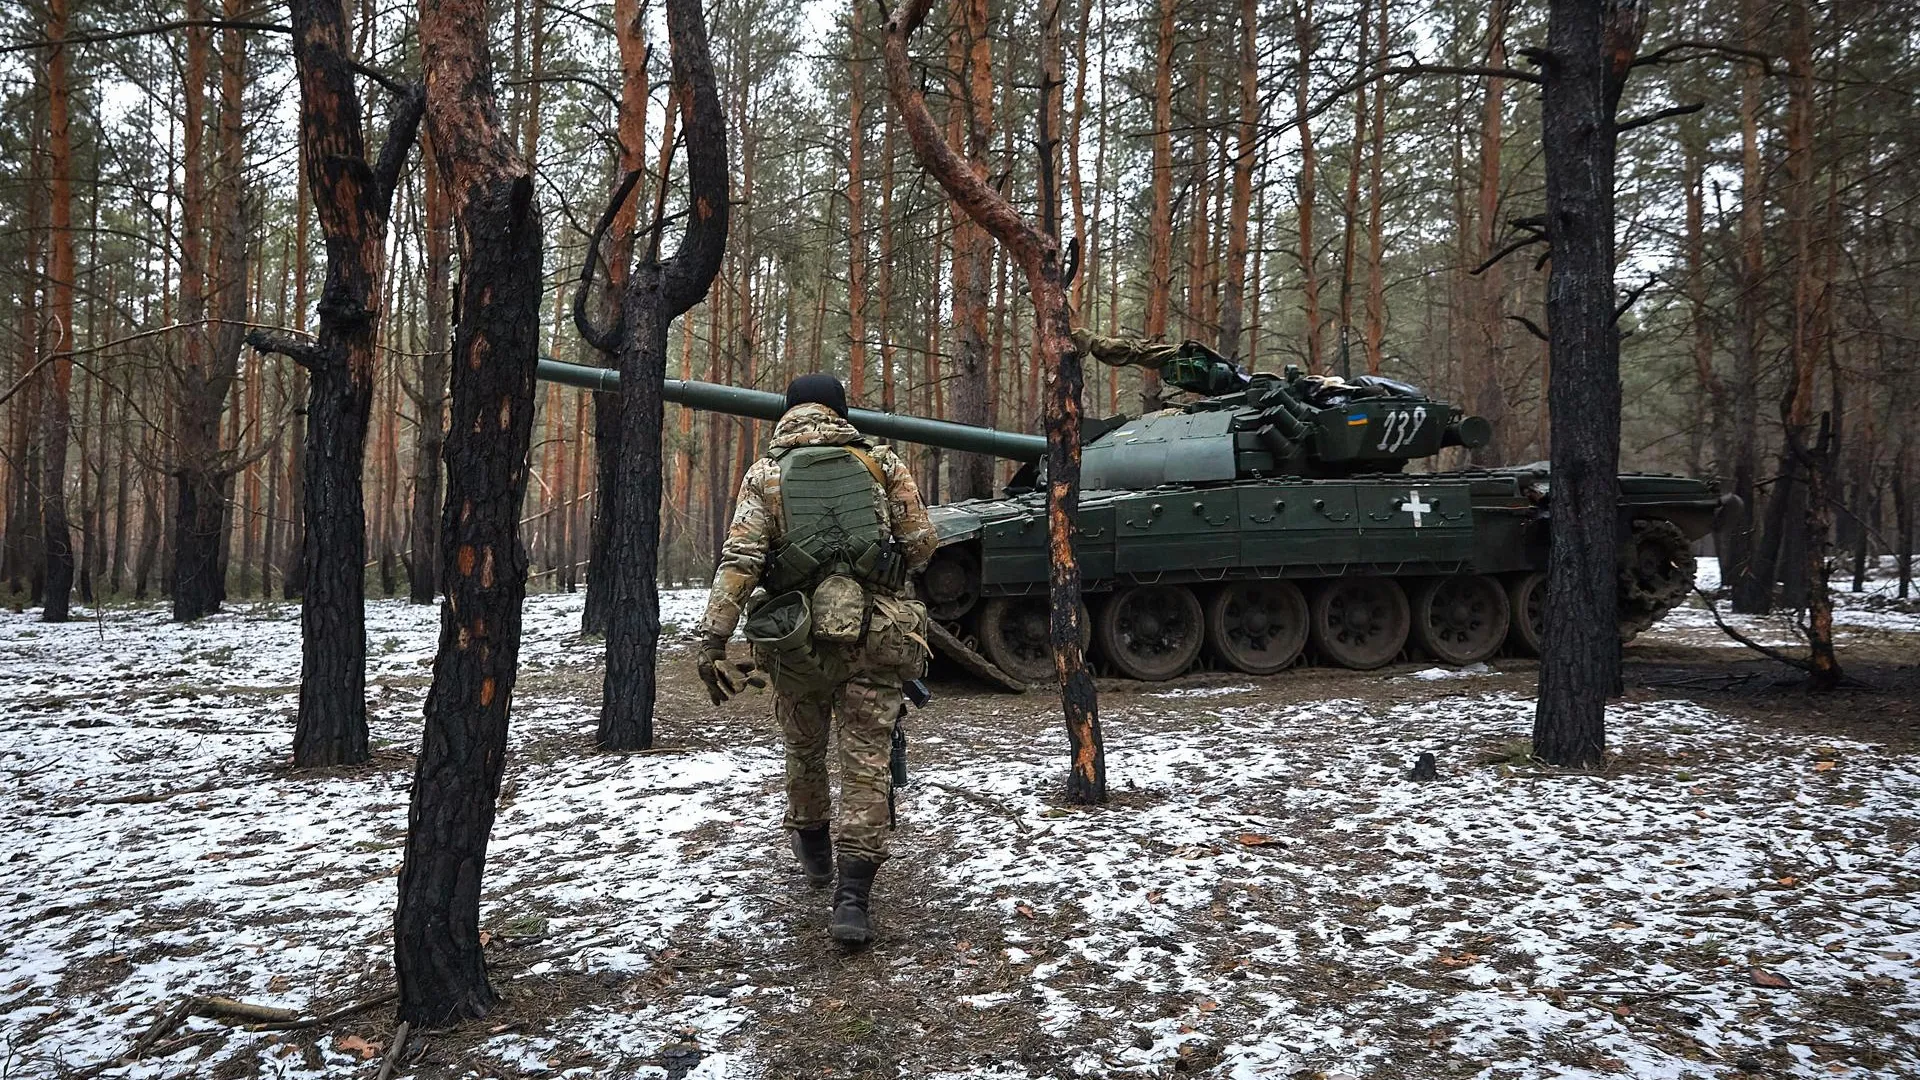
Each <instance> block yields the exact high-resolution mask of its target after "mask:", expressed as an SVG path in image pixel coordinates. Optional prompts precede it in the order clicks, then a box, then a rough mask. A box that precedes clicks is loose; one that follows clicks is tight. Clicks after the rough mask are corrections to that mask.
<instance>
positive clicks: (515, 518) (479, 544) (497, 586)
mask: <svg viewBox="0 0 1920 1080" xmlns="http://www.w3.org/2000/svg"><path fill="white" fill-rule="evenodd" d="M487 26H488V20H487V18H486V6H485V4H484V3H482V2H481V0H421V4H420V43H421V51H422V53H423V54H424V57H425V68H426V76H427V127H428V130H429V132H430V136H431V140H430V141H431V144H432V148H433V152H434V154H435V155H436V156H437V157H438V159H439V165H440V171H441V173H442V175H444V176H446V177H447V179H448V181H449V183H450V189H451V193H452V196H453V204H454V219H455V221H456V222H457V224H458V237H459V245H460V273H461V276H460V292H459V303H458V304H457V305H456V310H457V312H458V316H457V319H456V322H455V324H454V335H453V364H452V399H453V407H452V416H451V422H450V423H449V425H448V429H447V443H446V447H447V450H446V458H447V494H446V508H445V510H444V511H443V512H442V513H441V518H440V541H441V542H440V553H441V554H440V580H441V587H442V589H443V590H444V592H445V599H444V600H443V602H442V603H441V606H440V646H439V651H438V652H437V653H436V654H435V655H434V662H433V686H432V689H431V690H429V691H428V693H427V707H426V724H425V728H424V730H423V732H422V736H421V743H420V757H419V761H418V763H417V764H416V766H415V768H414V776H413V802H412V806H411V808H410V810H409V812H408V816H407V847H406V856H405V859H404V861H403V862H402V863H401V865H400V904H399V909H398V911H397V912H396V913H395V916H394V969H395V973H396V974H397V975H398V977H399V983H400V1018H401V1019H402V1020H406V1021H408V1022H409V1023H412V1024H414V1025H416V1026H432V1027H438V1026H443V1025H446V1024H449V1023H452V1022H454V1021H456V1020H460V1019H464V1018H471V1017H480V1016H484V1015H486V1014H487V1013H488V1012H489V1011H490V1010H491V1009H492V1008H493V1004H494V1002H495V1001H496V1000H497V998H496V995H495V994H494V991H493V988H492V987H490V986H489V985H487V973H486V963H485V959H484V957H483V956H482V954H481V951H480V882H481V878H482V874H483V871H484V869H485V866H486V857H487V837H488V834H489V833H490V832H491V831H492V829H493V815H494V805H495V800H496V799H497V798H498V797H499V794H500V771H501V767H502V766H503V764H504V763H505V759H506V744H507V706H508V703H509V702H510V701H511V700H512V697H513V683H514V675H515V671H516V665H517V664H518V661H519V654H520V605H521V601H522V600H524V599H525V597H526V591H527V554H526V549H525V548H524V547H523V546H522V544H521V541H520V535H519V511H520V505H521V500H522V499H523V498H524V497H525V495H526V489H527V448H528V443H529V440H530V439H531V436H532V433H533V367H534V361H535V358H536V356H537V354H538V351H539V324H540V295H541V292H540V220H539V216H538V212H537V211H536V209H535V207H534V204H533V180H532V177H531V176H530V175H529V170H528V168H527V165H526V162H525V161H524V160H522V159H521V157H520V156H519V154H518V153H517V152H516V151H515V149H514V147H513V142H512V140H511V139H509V138H508V137H507V136H506V134H505V132H504V130H503V128H502V125H501V122H500V116H499V112H498V110H497V109H496V107H495V105H494V97H493V76H492V67H491V60H490V58H489V56H488V53H487V41H486V30H487Z"/></svg>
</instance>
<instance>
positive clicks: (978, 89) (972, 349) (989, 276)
mask: <svg viewBox="0 0 1920 1080" xmlns="http://www.w3.org/2000/svg"><path fill="white" fill-rule="evenodd" d="M957 6H958V8H959V9H960V11H961V12H962V14H963V18H964V25H965V34H966V37H965V41H964V45H965V54H966V82H965V93H964V101H965V104H966V109H965V116H964V120H963V124H964V128H965V132H966V145H967V154H968V159H969V161H970V162H971V167H972V169H973V171H974V173H975V174H976V175H978V176H979V177H980V179H981V180H982V181H985V180H986V179H987V168H988V166H987V150H988V148H989V147H990V146H991V145H992V143H993V94H994V89H993V44H992V41H991V39H990V38H989V37H988V36H987V0H957ZM953 218H954V230H953V267H952V270H953V355H952V357H951V363H952V366H953V372H952V382H953V399H952V413H951V417H952V419H954V420H955V421H957V422H959V423H962V424H974V425H978V426H985V425H986V424H987V423H988V420H989V411H990V410H989V403H988V399H989V398H990V397H991V396H992V387H991V372H990V371H989V369H988V355H987V302H988V300H989V298H990V297H991V295H992V294H991V290H992V288H993V241H992V239H991V238H990V237H989V236H988V235H987V232H986V230H985V229H983V228H981V227H980V225H979V224H977V223H976V222H975V221H974V220H973V219H972V218H970V217H968V216H967V215H966V214H965V213H961V212H958V210H957V209H956V212H955V213H954V215H953ZM945 456H946V459H947V461H948V463H949V464H948V467H947V479H948V482H949V486H948V495H949V497H951V498H954V499H977V498H985V497H987V496H990V495H992V494H993V459H992V458H991V457H988V456H987V455H985V454H967V453H959V452H954V453H951V454H949V455H945Z"/></svg>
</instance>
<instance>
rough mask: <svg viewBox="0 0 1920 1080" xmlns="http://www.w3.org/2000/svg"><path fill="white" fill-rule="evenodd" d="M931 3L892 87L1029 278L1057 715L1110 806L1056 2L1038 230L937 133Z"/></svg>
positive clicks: (1074, 769) (1080, 784) (916, 21)
mask: <svg viewBox="0 0 1920 1080" xmlns="http://www.w3.org/2000/svg"><path fill="white" fill-rule="evenodd" d="M931 6H932V0H911V2H910V3H908V4H907V5H905V6H904V7H901V8H900V9H899V10H897V11H895V12H894V13H893V15H892V17H891V18H889V19H888V20H887V29H886V57H887V91H888V93H889V95H890V96H891V97H892V99H893V105H894V108H895V109H896V110H898V112H899V114H900V118H901V120H902V122H903V123H904V124H905V125H906V129H907V135H908V137H909V138H910V139H911V140H912V142H913V152H914V156H915V157H917V158H919V159H920V164H921V166H922V167H923V168H925V169H926V170H927V172H928V173H930V174H931V175H932V176H933V178H934V179H935V180H937V181H939V183H940V186H941V187H943V188H945V189H946V192H947V194H948V195H949V196H950V197H951V198H952V199H953V201H954V202H955V203H956V204H958V205H959V206H960V207H961V208H962V209H964V210H965V211H966V212H967V215H968V216H969V217H971V218H973V219H974V220H975V221H977V222H979V223H980V225H981V226H982V227H983V228H985V229H986V230H987V231H988V232H989V233H991V234H993V236H994V238H995V239H997V240H998V241H1000V243H1002V244H1004V245H1006V248H1007V251H1008V253H1009V254H1010V255H1012V256H1013V258H1014V260H1015V261H1016V262H1018V263H1019V264H1020V267H1021V269H1022V270H1023V271H1025V273H1026V275H1027V286H1028V289H1029V291H1030V292H1031V294H1032V297H1033V312H1034V342H1033V347H1034V353H1033V359H1034V363H1036V364H1041V365H1044V367H1045V370H1046V373H1047V376H1046V378H1047V395H1046V415H1045V418H1044V423H1045V427H1046V432H1047V544H1048V548H1049V549H1050V552H1051V554H1052V559H1051V562H1052V569H1051V571H1050V574H1049V576H1048V581H1047V585H1048V598H1049V605H1050V610H1051V618H1050V619H1049V623H1048V630H1049V635H1048V636H1049V637H1050V638H1051V640H1052V644H1053V657H1054V669H1055V672H1056V673H1057V674H1058V676H1059V680H1060V703H1061V711H1062V713H1063V715H1064V717H1065V720H1066V728H1067V743H1068V748H1069V751H1070V770H1069V773H1068V776H1067V794H1068V797H1069V798H1071V799H1073V800H1074V801H1076V802H1086V803H1097V802H1105V801H1106V798H1107V776H1106V751H1105V747H1104V745H1103V743H1102V741H1101V736H1100V712H1099V702H1098V699H1097V697H1096V695H1095V692H1094V685H1093V676H1092V674H1091V673H1090V672H1089V671H1088V670H1087V663H1086V656H1085V654H1084V653H1082V651H1081V649H1080V603H1079V599H1080V563H1079V560H1078V559H1077V557H1076V556H1075V553H1074V550H1073V531H1074V519H1075V518H1076V517H1077V516H1078V511H1079V501H1080V391H1081V384H1082V376H1081V369H1080V354H1079V351H1078V349H1077V348H1076V347H1075V346H1074V344H1073V338H1072V323H1071V313H1070V312H1069V311H1068V310H1067V295H1066V288H1065V284H1064V279H1065V275H1064V274H1063V273H1062V265H1061V249H1060V236H1059V225H1058V220H1059V212H1058V206H1059V174H1058V168H1057V163H1056V161H1055V159H1054V158H1053V154H1054V152H1055V150H1056V145H1055V140H1054V138H1053V137H1052V136H1050V135H1049V132H1058V131H1059V130H1060V124H1059V117H1060V102H1059V92H1060V87H1061V85H1062V82H1061V79H1060V77H1059V72H1060V58H1059V55H1058V53H1059V39H1058V34H1059V17H1060V11H1059V7H1060V5H1059V3H1058V0H1048V2H1047V3H1046V4H1045V5H1043V7H1044V13H1043V16H1042V21H1043V23H1044V29H1043V37H1044V38H1045V41H1046V45H1045V47H1044V48H1043V52H1044V53H1046V56H1045V57H1044V58H1043V61H1042V62H1043V64H1044V65H1045V67H1044V69H1043V75H1042V82H1043V83H1044V84H1045V85H1046V86H1048V87H1050V88H1051V89H1049V90H1047V91H1046V92H1045V94H1044V95H1043V102H1042V105H1041V123H1040V139H1039V144H1040V147H1041V168H1040V205H1041V212H1042V215H1043V217H1042V221H1041V225H1040V227H1038V228H1036V227H1035V226H1034V225H1033V224H1032V223H1030V222H1028V221H1027V220H1026V219H1025V218H1022V217H1021V216H1020V214H1019V212H1018V211H1016V210H1014V208H1013V207H1012V205H1011V204H1009V203H1008V202H1007V200H1006V198H1005V197H1003V196H1002V195H1001V194H1000V193H999V192H998V191H997V190H995V189H994V188H993V187H992V186H991V185H989V184H988V182H987V181H986V180H985V179H984V178H983V177H982V176H981V175H980V174H979V173H977V172H976V171H975V170H974V169H972V168H971V167H969V165H968V163H967V162H966V161H965V160H964V159H962V158H961V157H960V155H959V154H958V153H957V152H956V151H955V150H954V148H953V147H952V146H951V145H950V144H949V143H948V142H947V140H946V138H945V137H944V136H943V135H942V134H941V133H940V127H939V125H938V124H937V123H935V122H934V119H933V114H932V113H931V112H929V111H928V110H927V99H926V95H925V93H923V92H922V91H921V89H920V85H921V80H920V79H919V78H917V77H916V73H915V71H914V69H913V64H912V61H911V60H910V59H909V58H908V55H907V44H908V42H909V40H910V39H911V38H912V37H913V32H914V31H915V30H917V29H918V28H919V26H920V24H921V23H922V22H924V21H925V20H926V17H927V11H928V9H929V8H930V7H931Z"/></svg>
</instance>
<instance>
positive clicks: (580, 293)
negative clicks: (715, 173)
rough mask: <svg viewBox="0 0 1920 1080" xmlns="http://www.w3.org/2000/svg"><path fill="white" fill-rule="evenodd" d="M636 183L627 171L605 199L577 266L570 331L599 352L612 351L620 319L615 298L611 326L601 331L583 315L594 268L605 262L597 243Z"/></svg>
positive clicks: (635, 173)
mask: <svg viewBox="0 0 1920 1080" xmlns="http://www.w3.org/2000/svg"><path fill="white" fill-rule="evenodd" d="M639 182H640V170H639V169H630V170H628V171H627V175H625V176H623V177H621V178H620V186H619V187H617V188H615V189H614V191H613V197H612V198H610V199H608V200H607V208H606V210H605V211H603V212H602V213H601V214H600V221H599V223H598V224H596V225H595V226H594V227H593V235H592V236H590V237H588V238H587V256H586V258H585V260H583V261H582V262H581V265H580V287H579V288H577V289H575V290H574V293H573V325H574V328H575V329H577V330H579V331H580V336H581V337H583V338H586V339H587V344H589V345H591V346H593V347H594V348H596V349H599V350H600V351H601V352H603V353H610V352H613V351H615V350H616V349H618V348H619V345H620V324H621V322H622V321H623V316H622V314H621V312H620V308H619V299H618V298H617V297H616V298H615V300H614V317H613V325H612V326H609V327H604V328H602V327H598V326H595V325H594V324H593V318H592V317H591V316H589V315H588V314H587V295H588V294H589V293H590V292H592V291H593V270H594V267H595V266H597V265H600V264H602V263H604V262H606V259H605V258H604V257H602V256H601V254H600V241H602V240H604V239H606V235H607V230H608V229H610V228H612V227H613V219H614V218H615V217H617V216H618V215H619V213H620V208H621V207H622V206H624V205H626V202H627V196H629V195H632V194H633V186H634V185H635V184H637V183H639Z"/></svg>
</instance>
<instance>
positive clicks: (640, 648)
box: [588, 0, 730, 750]
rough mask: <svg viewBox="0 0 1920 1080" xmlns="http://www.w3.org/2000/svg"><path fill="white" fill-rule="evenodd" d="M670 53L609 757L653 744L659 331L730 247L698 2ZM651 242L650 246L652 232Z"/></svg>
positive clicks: (634, 384)
mask: <svg viewBox="0 0 1920 1080" xmlns="http://www.w3.org/2000/svg"><path fill="white" fill-rule="evenodd" d="M667 43H668V47H669V49H670V50H671V52H672V61H673V82H674V100H676V101H678V102H681V103H682V105H681V108H682V109H683V110H684V112H685V129H686V144H687V186H688V193H687V195H688V198H687V201H688V204H689V207H690V210H689V213H688V217H687V231H686V233H685V235H684V236H683V237H682V238H681V241H680V246H679V248H678V249H677V250H675V252H674V254H673V257H672V258H670V259H667V260H666V261H665V262H659V261H656V255H657V251H658V248H657V247H656V246H655V244H651V243H650V244H649V245H648V248H647V252H646V254H644V255H643V256H641V258H640V262H639V265H638V266H636V267H635V268H634V269H633V271H632V273H631V275H630V276H629V277H628V278H627V282H626V287H625V288H624V289H623V290H622V291H621V295H620V299H619V303H618V315H617V338H616V343H617V352H618V355H619V359H620V386H621V391H622V393H621V398H622V400H621V402H620V411H619V415H620V437H619V444H618V445H619V446H620V449H621V452H620V453H619V454H618V455H617V456H616V458H615V464H614V477H615V481H614V485H613V490H615V491H617V492H618V495H617V496H616V497H615V498H614V500H613V504H614V512H613V515H612V522H611V526H612V533H611V536H610V537H609V544H608V559H607V562H608V569H610V570H611V571H612V574H611V577H612V588H611V590H610V593H611V595H610V596H609V600H610V601H611V603H610V605H609V607H608V609H607V673H606V680H605V683H604V684H603V686H602V691H601V702H600V732H599V738H600V745H601V746H602V747H605V748H606V749H609V750H644V749H647V748H648V747H650V746H652V745H653V704H654V675H655V670H656V664H657V661H658V657H659V645H660V592H659V581H658V578H659V562H660V490H661V446H660V431H661V424H662V421H663V419H664V414H665V407H664V404H663V401H662V398H661V396H660V395H661V390H662V388H663V387H662V384H663V383H664V381H665V379H666V374H667V327H668V325H669V324H670V323H671V322H672V321H673V320H674V319H677V318H679V317H680V316H681V315H683V314H685V313H686V311H687V309H689V308H691V307H693V305H695V304H697V303H699V302H700V300H701V298H703V297H705V296H706V295H707V288H708V286H709V285H711V284H712V283H713V278H714V275H716V274H718V273H719V272H720V261H721V258H722V256H723V255H724V254H725V251H726V244H727V203H728V200H729V197H730V196H729V191H728V178H727V131H726V120H725V116H724V114H723V113H722V112H721V111H720V96H719V94H718V92H717V91H716V90H715V87H714V76H713V61H712V58H711V57H710V56H709V55H708V50H707V27H706V21H705V18H704V17H703V16H702V14H701V11H700V0H667ZM622 194H623V195H624V188H623V192H622ZM655 205H656V206H659V205H661V204H660V203H659V202H657V201H656V203H655ZM650 234H651V235H652V236H655V237H657V236H659V229H658V228H655V229H653V230H650ZM656 243H657V241H656ZM588 257H589V258H592V254H591V253H589V255H588ZM596 336H598V335H596ZM603 396H604V395H603ZM636 451H637V452H636ZM590 587H591V586H590Z"/></svg>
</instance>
